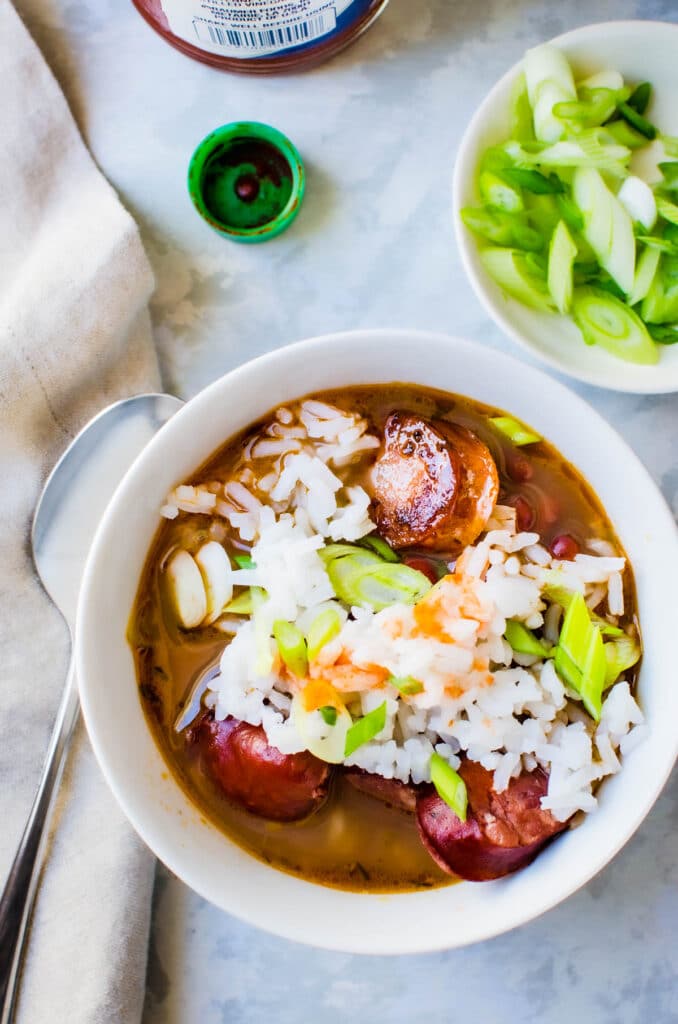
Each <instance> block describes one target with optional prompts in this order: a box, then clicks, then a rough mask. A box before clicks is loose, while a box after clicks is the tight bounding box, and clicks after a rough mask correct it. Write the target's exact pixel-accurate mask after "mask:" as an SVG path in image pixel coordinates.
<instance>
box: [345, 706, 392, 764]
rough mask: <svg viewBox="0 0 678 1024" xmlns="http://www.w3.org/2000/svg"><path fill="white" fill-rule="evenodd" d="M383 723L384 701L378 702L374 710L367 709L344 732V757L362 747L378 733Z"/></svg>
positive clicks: (384, 723)
mask: <svg viewBox="0 0 678 1024" xmlns="http://www.w3.org/2000/svg"><path fill="white" fill-rule="evenodd" d="M385 725H386V701H384V702H383V703H382V704H380V705H379V707H378V708H375V709H374V711H369V712H368V713H367V714H366V715H363V717H362V718H359V719H358V720H357V721H356V722H354V723H353V725H352V726H351V728H350V729H349V730H348V732H347V733H346V743H345V745H344V757H350V756H351V754H352V753H353V752H354V751H356V750H357V749H358V747H362V746H364V744H365V743H369V741H370V740H373V739H374V737H375V736H378V735H379V733H380V732H381V730H382V729H383V728H384V726H385Z"/></svg>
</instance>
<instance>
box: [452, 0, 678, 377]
mask: <svg viewBox="0 0 678 1024" xmlns="http://www.w3.org/2000/svg"><path fill="white" fill-rule="evenodd" d="M667 30H668V31H669V32H670V33H672V34H674V35H675V36H676V52H678V24H676V23H674V22H666V21H654V20H647V21H644V20H642V19H635V20H634V19H626V20H620V21H600V22H593V23H591V24H588V25H582V26H581V27H580V28H575V29H571V30H570V31H568V32H563V33H561V34H560V35H558V36H553V37H552V38H551V39H547V40H544V42H545V43H555V44H558V45H562V44H565V45H571V44H576V43H578V42H581V41H585V40H587V39H590V38H591V37H593V36H597V35H601V36H604V37H608V38H609V37H610V36H611V35H616V36H623V35H626V34H628V33H631V34H633V33H636V34H637V33H654V32H656V31H662V32H665V31H667ZM533 45H537V44H536V43H534V44H533ZM521 68H522V58H521V60H519V61H517V62H516V63H515V64H513V66H512V67H510V68H509V69H508V71H506V72H505V73H504V74H503V75H502V76H501V78H500V79H499V80H498V81H497V82H495V84H494V85H493V86H492V88H491V89H490V91H489V92H488V93H487V95H486V96H485V98H484V99H483V101H482V102H481V104H480V106H479V107H478V108H477V109H476V111H475V113H474V114H473V116H472V117H471V120H470V121H469V124H468V126H467V128H466V131H465V132H464V134H463V136H462V140H461V142H460V144H459V149H458V151H457V156H456V159H455V163H454V172H453V179H452V215H453V222H454V233H455V238H456V242H457V248H458V250H459V253H460V255H461V261H462V265H463V267H464V270H465V272H466V277H467V278H468V280H469V281H470V282H471V286H472V288H473V290H474V292H475V294H476V296H477V298H478V299H479V300H480V302H481V304H482V305H483V307H484V308H485V311H486V312H487V313H488V314H489V315H490V318H491V319H492V320H494V322H495V323H496V324H498V325H499V326H500V327H501V328H502V329H503V330H504V331H505V332H506V334H508V335H509V337H510V338H512V339H513V341H515V342H516V344H518V345H520V347H521V348H522V349H524V350H526V351H527V352H530V353H531V354H532V355H533V356H536V357H537V358H538V359H540V360H541V361H542V362H544V363H546V364H547V365H548V366H550V367H552V368H553V369H554V370H557V371H558V372H559V373H563V374H566V375H567V376H568V377H571V378H573V379H575V380H580V381H583V382H584V383H585V384H592V385H594V386H595V387H599V388H605V389H606V390H609V391H619V392H626V393H628V394H646V395H661V394H671V393H673V392H675V391H678V364H677V365H676V367H675V369H674V371H673V374H671V375H669V376H668V378H667V377H666V376H665V373H666V364H664V366H663V367H662V364H661V362H659V363H658V364H657V365H656V366H653V367H642V368H639V367H637V366H636V365H635V364H632V363H626V364H624V363H623V361H622V360H617V359H615V357H614V356H609V357H608V356H607V354H605V356H606V359H607V358H609V359H610V360H611V362H610V364H609V365H610V367H611V368H612V370H613V371H614V370H615V369H616V370H617V371H618V372H621V371H620V367H619V365H618V364H620V363H621V364H622V366H627V367H628V368H629V372H628V379H627V378H624V380H623V381H619V380H618V381H615V383H613V384H609V383H607V382H606V381H605V380H601V377H600V372H602V371H598V370H587V369H586V368H582V369H581V370H580V369H578V368H577V369H573V368H572V367H571V366H570V365H569V364H568V363H567V360H566V357H565V356H564V355H563V356H562V357H557V356H554V355H551V353H549V352H548V351H546V350H545V349H543V348H541V347H540V346H539V345H538V344H536V343H533V342H532V341H530V340H529V339H528V338H526V337H525V335H524V334H522V333H521V331H520V330H519V329H518V328H517V327H516V326H515V324H514V323H513V320H512V318H511V316H510V315H508V314H507V313H506V312H505V310H506V309H509V310H510V309H511V308H512V305H513V304H516V305H518V304H517V303H516V300H514V299H509V298H506V299H504V302H503V305H502V304H500V302H499V301H498V297H499V296H503V293H502V292H501V289H500V288H499V286H498V285H496V284H495V283H494V282H493V281H492V280H491V279H490V278H489V277H488V276H487V275H486V274H485V272H484V271H483V270H482V269H480V268H476V266H475V265H474V257H475V256H476V254H477V252H478V246H477V243H476V242H475V241H474V239H473V236H472V235H471V233H470V232H469V230H468V229H467V228H466V226H465V225H464V223H463V221H462V219H461V217H460V210H461V208H462V206H463V205H465V203H464V200H463V195H462V193H464V192H466V191H467V188H468V179H469V176H470V174H471V172H472V170H474V166H472V165H475V153H474V151H475V148H476V145H477V140H478V136H479V135H481V134H482V130H483V127H484V121H485V117H486V115H488V114H489V113H490V112H491V111H492V110H493V109H494V108H495V107H496V106H497V105H500V104H502V103H505V102H506V100H507V99H508V96H509V94H510V89H511V86H512V85H513V83H514V81H515V79H516V77H517V76H518V74H519V73H520V71H521ZM677 81H678V79H677ZM495 293H496V294H495ZM554 316H555V314H554ZM634 368H635V370H636V371H637V370H638V369H643V370H646V369H647V370H648V371H649V372H648V376H647V377H646V378H642V377H636V379H634V374H633V371H634ZM663 374H664V376H663Z"/></svg>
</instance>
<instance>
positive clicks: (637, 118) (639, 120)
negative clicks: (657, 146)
mask: <svg viewBox="0 0 678 1024" xmlns="http://www.w3.org/2000/svg"><path fill="white" fill-rule="evenodd" d="M617 110H618V111H619V113H620V114H621V116H622V117H623V118H624V120H625V121H627V122H628V123H629V124H630V125H631V127H632V128H635V130H636V131H637V132H640V134H641V135H644V136H645V138H646V139H656V138H657V129H656V128H655V126H654V125H653V124H652V123H651V122H650V121H648V120H647V118H645V117H643V116H642V114H639V113H638V111H637V110H634V109H633V107H632V106H631V105H630V103H628V102H627V103H618V104H617Z"/></svg>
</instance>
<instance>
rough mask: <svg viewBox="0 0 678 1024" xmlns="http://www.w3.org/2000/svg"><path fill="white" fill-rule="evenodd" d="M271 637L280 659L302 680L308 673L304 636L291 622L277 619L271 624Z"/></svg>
mask: <svg viewBox="0 0 678 1024" xmlns="http://www.w3.org/2000/svg"><path fill="white" fill-rule="evenodd" d="M273 637H274V639H275V642H276V643H277V645H278V651H279V652H280V657H281V658H282V660H283V661H284V663H285V665H287V667H288V669H289V670H290V672H291V673H292V674H293V675H295V676H298V677H299V678H303V677H304V676H305V675H306V673H307V672H308V654H307V651H306V641H305V639H304V634H303V633H302V632H301V630H300V629H299V627H298V626H295V625H294V623H293V622H285V620H284V619H277V620H276V621H275V622H274V623H273Z"/></svg>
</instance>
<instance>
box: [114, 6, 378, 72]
mask: <svg viewBox="0 0 678 1024" xmlns="http://www.w3.org/2000/svg"><path fill="white" fill-rule="evenodd" d="M132 2H133V3H134V5H135V7H136V8H137V10H138V11H139V12H140V14H142V15H143V17H144V18H145V19H146V21H147V22H148V23H149V24H150V25H151V26H152V27H153V28H154V29H155V30H156V32H159V33H160V35H161V36H162V37H163V38H164V39H166V40H167V42H168V43H171V44H172V46H175V47H176V48H177V49H178V50H181V51H182V52H183V53H185V54H187V55H188V56H189V57H194V58H195V59H196V60H200V61H203V62H204V63H205V64H212V65H213V66H214V67H217V68H221V69H222V70H224V71H246V72H252V73H254V74H270V73H273V72H276V71H297V70H299V69H301V68H305V67H309V66H312V65H313V64H319V63H320V62H321V61H323V60H326V59H327V58H328V57H332V56H333V55H334V54H335V53H338V51H339V50H342V49H343V48H344V47H345V46H348V45H349V44H350V43H352V42H353V41H354V40H355V39H357V38H358V36H359V35H361V34H362V33H363V32H364V31H365V30H366V29H367V28H369V26H370V25H372V23H373V22H374V21H375V20H376V19H377V18H378V17H379V15H380V14H381V12H382V11H383V9H384V8H385V7H386V4H387V3H388V0H132Z"/></svg>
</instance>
